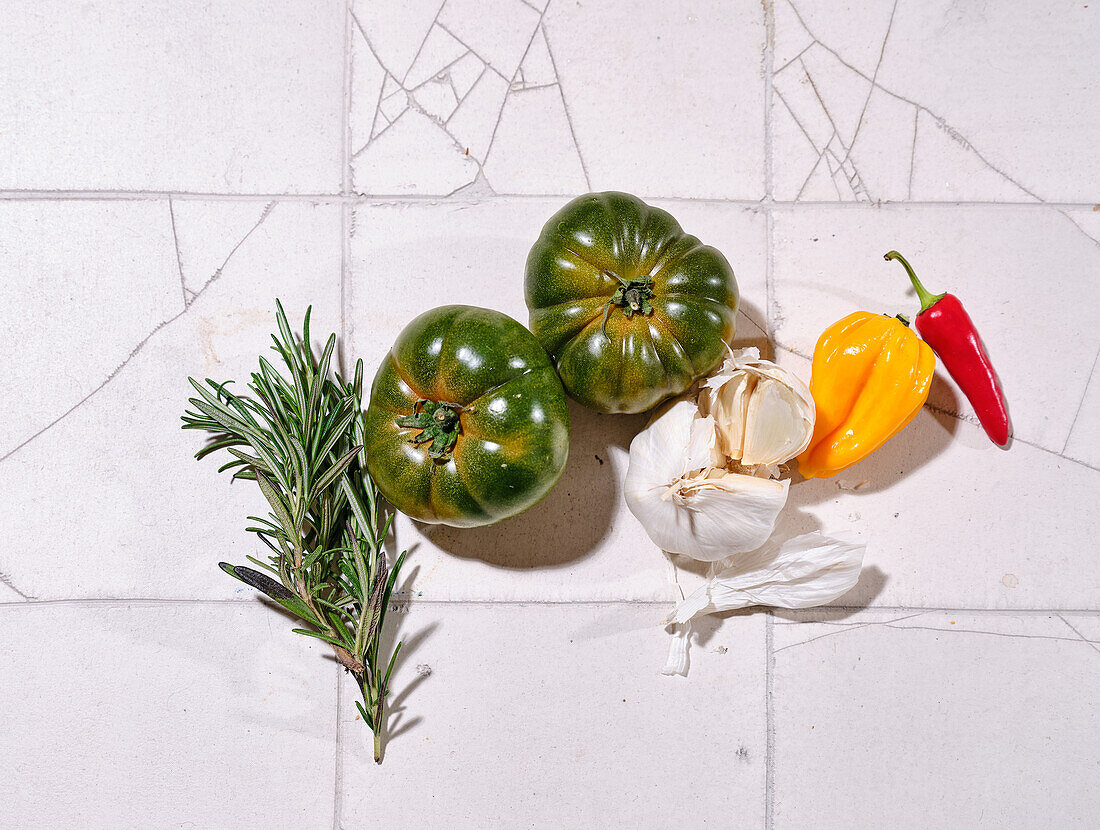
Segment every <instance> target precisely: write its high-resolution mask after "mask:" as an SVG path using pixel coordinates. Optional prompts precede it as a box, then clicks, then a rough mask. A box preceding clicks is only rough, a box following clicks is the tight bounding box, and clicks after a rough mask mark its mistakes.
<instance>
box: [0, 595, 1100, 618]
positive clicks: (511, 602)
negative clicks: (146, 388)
mask: <svg viewBox="0 0 1100 830" xmlns="http://www.w3.org/2000/svg"><path fill="white" fill-rule="evenodd" d="M260 596H261V595H260V594H259V593H256V594H255V595H254V596H253V597H248V598H244V599H240V598H238V599H228V598H227V599H196V598H161V597H69V598H60V599H28V600H13V601H10V602H0V608H32V607H34V606H39V605H93V606H94V605H108V604H111V603H114V604H122V605H127V604H128V605H147V606H151V607H155V606H169V605H239V606H241V607H242V608H254V607H266V606H265V604H264V603H262V602H261V603H260V604H259V605H257V603H256V601H255V600H256V599H257V598H259V597H260ZM674 604H675V600H673V599H578V600H543V599H424V598H420V599H412V600H407V599H403V598H400V597H399V598H397V599H396V600H394V601H393V602H392V606H393V607H394V608H395V609H401V610H405V609H407V608H414V607H416V606H445V605H451V606H459V605H464V606H469V605H478V606H510V607H524V606H530V605H545V606H584V607H605V606H609V605H614V606H636V607H639V608H644V607H651V606H652V607H668V606H670V605H674ZM752 608H753V609H756V610H755V612H754V613H770V612H769V611H768V609H767V608H766V607H765V606H752ZM783 611H784V612H785V613H788V614H793V615H803V616H805V615H813V614H821V613H829V612H833V613H844V614H857V613H859V612H862V611H872V612H882V613H890V614H897V613H906V612H917V613H921V614H931V613H945V614H960V615H964V614H976V615H979V616H984V615H989V616H1057V615H1058V614H1074V615H1077V616H1100V607H1098V608H964V607H960V606H954V607H942V606H936V607H932V606H920V605H819V606H815V607H813V608H801V609H799V608H795V609H783Z"/></svg>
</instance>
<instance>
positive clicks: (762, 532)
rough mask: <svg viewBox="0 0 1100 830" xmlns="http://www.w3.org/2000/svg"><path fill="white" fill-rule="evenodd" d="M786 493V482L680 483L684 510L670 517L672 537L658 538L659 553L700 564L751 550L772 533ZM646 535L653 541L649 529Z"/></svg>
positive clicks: (730, 478)
mask: <svg viewBox="0 0 1100 830" xmlns="http://www.w3.org/2000/svg"><path fill="white" fill-rule="evenodd" d="M693 485H695V486H693ZM789 487H790V482H789V481H775V480H773V479H767V478H756V477H754V476H746V475H739V474H737V473H726V474H724V475H722V476H720V477H717V478H700V479H698V480H697V483H696V482H695V481H688V482H685V484H684V485H683V494H684V495H683V499H682V503H683V505H684V508H685V509H684V510H683V511H680V512H678V513H677V514H676V517H675V518H676V524H675V525H674V528H675V530H676V531H677V532H675V533H667V532H666V533H664V534H663V537H664V540H665V542H666V543H667V544H665V545H662V546H661V547H662V549H663V550H667V551H669V552H670V553H682V554H685V555H687V556H690V557H692V558H693V559H698V560H700V561H702V562H716V561H718V560H719V559H724V558H726V557H727V556H732V555H734V554H738V553H745V552H748V551H751V550H755V549H756V548H758V547H760V546H761V545H763V544H764V543H765V542H766V541H767V540H768V537H770V536H771V535H772V532H773V531H774V530H775V523H776V520H777V519H778V518H779V512H780V511H781V510H782V509H783V506H784V505H785V504H786V503H787V492H788V489H789ZM644 524H645V523H644V522H643V525H644ZM646 532H647V533H649V534H650V538H651V539H654V535H653V533H652V532H650V528H648V527H647V528H646ZM654 541H656V539H654ZM669 544H671V545H673V547H668V545H669Z"/></svg>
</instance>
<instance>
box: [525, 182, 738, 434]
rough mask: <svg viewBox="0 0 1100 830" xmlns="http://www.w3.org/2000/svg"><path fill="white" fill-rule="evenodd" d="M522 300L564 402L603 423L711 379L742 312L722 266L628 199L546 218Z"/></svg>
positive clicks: (594, 197)
mask: <svg viewBox="0 0 1100 830" xmlns="http://www.w3.org/2000/svg"><path fill="white" fill-rule="evenodd" d="M526 294H527V307H528V309H529V310H530V312H531V331H533V332H534V333H535V336H536V337H537V338H538V339H539V342H540V343H542V345H543V347H544V348H545V349H546V351H547V352H549V353H550V356H551V357H552V358H553V360H554V364H555V365H556V366H557V369H558V374H559V375H560V376H561V379H562V382H563V383H564V384H565V389H566V391H567V392H569V394H570V395H572V396H573V397H574V398H576V399H577V400H579V401H580V402H581V403H583V404H585V405H586V406H590V407H591V408H593V409H595V410H597V411H599V412H644V411H645V410H647V409H649V408H651V407H653V406H655V405H656V404H658V403H660V402H661V401H662V400H664V399H665V398H668V397H670V396H672V395H678V394H680V393H681V392H683V391H684V390H685V389H687V388H688V387H689V386H690V385H691V384H692V383H693V382H694V381H695V380H697V379H698V378H700V377H702V376H703V375H705V374H707V373H708V372H710V371H711V370H712V369H714V368H715V367H716V366H717V365H718V363H719V362H720V361H721V359H722V357H723V355H724V354H725V351H726V345H725V344H726V343H727V342H729V341H730V340H731V339H732V338H733V334H734V318H735V317H736V315H737V305H738V295H737V283H736V281H735V280H734V276H733V269H732V268H730V265H729V263H728V262H726V258H725V257H724V256H722V254H721V253H719V252H718V251H717V250H715V249H714V248H711V247H709V246H707V245H704V244H702V243H701V242H700V241H699V240H698V239H696V238H695V237H694V236H691V235H689V234H686V233H684V231H683V229H682V228H681V227H680V225H679V223H677V221H676V220H675V219H673V218H672V216H671V215H670V214H669V213H667V212H666V211H663V210H661V209H660V208H655V207H651V206H650V205H647V204H646V203H645V202H643V201H642V200H641V199H639V198H637V197H636V196H630V195H628V194H626V193H589V194H587V195H585V196H581V197H579V198H577V199H574V200H573V201H572V202H570V203H569V204H567V205H566V206H565V207H563V208H562V209H561V210H559V211H558V212H557V213H556V214H554V216H553V217H551V219H550V221H549V222H547V223H546V226H545V227H544V228H543V229H542V235H541V236H539V238H538V241H537V242H535V245H534V247H533V248H532V249H531V253H530V254H529V255H528V257H527V278H526Z"/></svg>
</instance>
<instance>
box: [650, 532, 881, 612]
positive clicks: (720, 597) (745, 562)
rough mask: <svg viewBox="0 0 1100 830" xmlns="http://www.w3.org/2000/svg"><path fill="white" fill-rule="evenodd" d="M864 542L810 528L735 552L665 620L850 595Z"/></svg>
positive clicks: (826, 600) (791, 605)
mask: <svg viewBox="0 0 1100 830" xmlns="http://www.w3.org/2000/svg"><path fill="white" fill-rule="evenodd" d="M866 550H867V546H866V545H865V544H864V543H863V542H862V541H861V540H860V539H859V538H858V537H857V536H856V535H855V534H853V533H836V534H833V535H831V536H828V535H826V534H824V533H820V532H816V531H815V532H813V533H806V534H804V535H802V536H796V537H795V538H794V539H788V540H787V541H786V542H783V543H782V544H778V545H777V544H775V543H774V542H773V543H772V544H770V545H767V546H766V547H764V548H761V549H760V550H758V551H755V552H754V553H751V554H748V555H745V556H738V557H735V558H733V559H731V560H730V563H729V564H728V565H727V566H726V567H724V568H722V569H721V570H719V571H718V572H717V573H715V574H714V575H713V576H712V577H711V578H710V579H709V580H708V581H707V583H706V584H705V585H702V586H700V587H699V588H698V589H697V590H696V591H695V592H694V593H693V594H691V596H689V597H687V598H686V599H685V600H684V601H683V602H681V603H680V604H679V605H678V606H677V607H676V610H675V611H673V613H672V614H671V615H670V616H669V617H668V619H666V620H665V623H666V624H669V623H686V622H688V621H689V620H691V619H692V618H693V617H697V616H700V615H701V614H715V613H718V612H721V611H732V610H733V609H736V608H747V607H749V606H750V605H766V606H769V607H772V608H813V607H815V606H818V605H825V604H826V603H829V602H832V601H833V600H835V599H838V598H840V597H842V596H843V595H844V594H846V593H848V591H850V590H851V589H852V588H853V587H855V584H856V582H857V581H859V573H860V570H861V569H862V567H863V556H864V554H865V553H866Z"/></svg>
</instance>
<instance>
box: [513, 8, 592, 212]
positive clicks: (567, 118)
mask: <svg viewBox="0 0 1100 830" xmlns="http://www.w3.org/2000/svg"><path fill="white" fill-rule="evenodd" d="M546 8H550V4H549V3H547V4H546ZM545 16H546V12H543V17H545ZM538 31H541V32H542V39H543V40H544V41H545V43H546V54H548V55H549V56H550V66H551V68H552V69H553V70H554V77H555V78H556V79H557V83H558V94H559V95H561V105H562V108H563V109H564V110H565V123H566V124H568V125H569V135H571V136H572V137H573V148H574V149H575V150H576V151H577V159H578V160H579V161H580V163H581V172H583V173H584V183H585V186H586V187H587V188H588V189H589V190H591V189H592V179H591V177H590V176H589V175H588V165H587V164H585V162H584V153H582V152H581V145H580V142H579V141H577V131H576V130H575V129H574V128H573V116H572V115H571V114H570V112H569V102H568V101H566V100H565V90H564V89H563V88H562V84H561V74H560V73H559V72H558V62H557V61H556V60H555V59H554V50H553V49H551V48H550V36H549V35H548V34H547V33H546V27H545V26H544V25H543V23H542V18H539V25H538V28H537V29H536V33H537V32H538ZM531 41H532V43H533V42H534V38H532V39H531ZM527 48H528V49H530V48H531V44H528V45H527ZM524 57H526V53H525V54H524Z"/></svg>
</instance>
